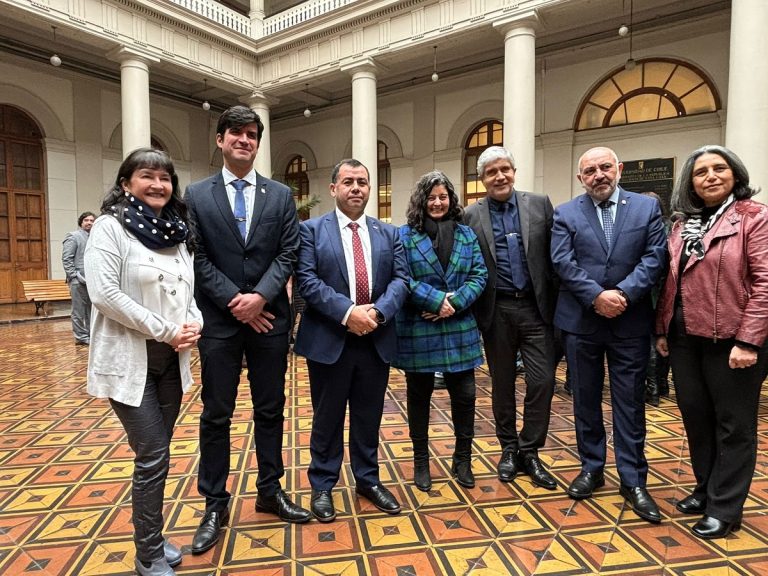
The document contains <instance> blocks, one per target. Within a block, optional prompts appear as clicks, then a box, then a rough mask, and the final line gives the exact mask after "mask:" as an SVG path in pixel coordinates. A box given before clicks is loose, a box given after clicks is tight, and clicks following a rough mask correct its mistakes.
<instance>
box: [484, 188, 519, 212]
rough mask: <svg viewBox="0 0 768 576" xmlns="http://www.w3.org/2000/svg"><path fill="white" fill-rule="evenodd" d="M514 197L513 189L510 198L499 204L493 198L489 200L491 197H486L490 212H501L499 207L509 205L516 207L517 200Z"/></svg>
mask: <svg viewBox="0 0 768 576" xmlns="http://www.w3.org/2000/svg"><path fill="white" fill-rule="evenodd" d="M516 196H517V195H516V194H515V191H514V189H513V190H512V194H511V195H510V197H509V198H507V200H506V201H504V202H499V201H498V200H495V199H494V198H491V197H490V196H489V197H488V203H489V204H490V206H491V210H494V211H496V212H501V210H502V208H501V207H502V206H503V205H504V204H509V205H510V206H517V199H516Z"/></svg>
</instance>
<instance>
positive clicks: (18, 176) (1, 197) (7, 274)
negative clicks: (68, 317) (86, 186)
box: [0, 106, 48, 303]
mask: <svg viewBox="0 0 768 576" xmlns="http://www.w3.org/2000/svg"><path fill="white" fill-rule="evenodd" d="M41 137H42V134H41V132H40V130H39V128H38V127H37V125H36V124H35V123H34V121H33V120H32V119H31V118H30V117H29V116H27V115H26V114H25V113H24V112H22V111H21V110H19V109H18V108H14V107H12V106H0V303H8V302H22V301H23V300H24V291H23V290H22V288H21V280H38V279H45V278H47V277H48V248H47V246H48V242H47V239H48V231H47V226H46V208H45V192H44V190H43V182H44V179H43V148H42V143H41Z"/></svg>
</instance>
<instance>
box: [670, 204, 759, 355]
mask: <svg viewBox="0 0 768 576" xmlns="http://www.w3.org/2000/svg"><path fill="white" fill-rule="evenodd" d="M682 229H683V222H682V221H678V222H676V223H675V225H674V226H673V227H672V232H671V233H670V235H669V258H670V263H669V264H670V265H669V274H668V275H667V280H666V283H665V284H664V289H663V291H662V293H661V297H660V299H659V302H658V306H657V309H656V334H667V333H668V332H669V325H670V322H671V321H672V315H673V313H674V305H675V296H676V293H677V285H678V278H679V276H680V270H679V268H680V254H681V252H682V250H683V240H682V237H681V235H680V233H681V231H682ZM703 242H704V248H705V254H704V258H703V259H702V260H699V259H698V258H696V256H695V255H692V256H691V257H690V258H689V260H688V263H687V264H686V266H685V269H684V270H683V279H682V283H681V284H680V286H681V290H682V301H683V318H684V319H685V329H686V332H687V333H688V334H690V335H692V336H702V337H705V338H712V339H713V340H719V339H724V338H735V339H736V340H739V341H740V342H745V343H747V344H752V345H754V346H762V345H763V343H764V342H765V340H766V338H768V206H766V205H765V204H761V203H760V202H755V201H754V200H737V201H736V202H734V203H733V204H732V205H731V206H730V207H729V208H728V209H727V210H726V211H725V214H723V215H722V216H721V217H720V220H719V221H718V222H717V223H716V224H715V225H714V226H713V227H712V229H711V230H709V232H707V233H706V234H705V236H704V240H703Z"/></svg>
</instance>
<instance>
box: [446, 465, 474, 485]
mask: <svg viewBox="0 0 768 576" xmlns="http://www.w3.org/2000/svg"><path fill="white" fill-rule="evenodd" d="M451 474H453V475H454V476H455V477H456V482H458V483H459V484H460V485H461V486H464V488H474V487H475V475H474V474H472V462H471V461H469V460H462V461H461V462H456V461H455V460H454V461H453V465H452V466H451Z"/></svg>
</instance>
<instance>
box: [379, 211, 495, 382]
mask: <svg viewBox="0 0 768 576" xmlns="http://www.w3.org/2000/svg"><path fill="white" fill-rule="evenodd" d="M400 238H401V240H402V242H403V248H404V250H405V256H406V258H407V260H408V269H409V272H410V276H411V279H410V294H409V295H408V298H407V299H406V302H405V305H404V306H403V308H401V310H400V312H399V313H398V315H397V320H396V322H397V338H398V342H397V348H398V351H397V358H396V359H395V361H394V362H393V365H394V366H396V367H398V368H401V369H403V370H406V371H408V372H459V371H461V370H470V369H472V368H475V367H476V366H479V365H480V364H482V361H483V352H482V348H481V347H480V332H479V331H478V329H477V323H476V322H475V317H474V316H473V315H472V311H471V309H470V307H471V305H472V303H473V302H474V301H475V300H477V298H478V296H480V294H481V293H482V292H483V289H484V288H485V282H486V278H487V277H488V270H487V269H486V267H485V262H484V261H483V255H482V253H481V252H480V245H479V244H478V241H477V236H475V233H474V232H473V231H472V229H471V228H469V227H468V226H464V225H462V224H459V225H457V226H456V231H455V233H454V241H453V252H452V253H451V258H450V260H449V262H448V269H447V270H445V271H443V267H442V266H441V264H440V261H439V260H438V259H437V254H436V253H435V250H434V249H433V248H432V240H430V238H429V236H427V235H426V234H425V233H423V232H417V231H416V230H414V229H413V228H411V227H410V226H407V225H406V226H402V227H401V228H400ZM448 292H453V296H451V297H450V298H449V299H448V301H449V302H450V303H451V305H452V306H453V307H454V308H455V309H456V313H455V314H454V315H453V316H451V317H449V318H445V319H440V320H437V321H436V322H432V321H430V320H425V319H423V318H422V317H421V313H422V312H424V311H426V312H431V313H433V314H436V313H437V312H438V311H439V310H440V306H441V305H442V303H443V300H444V299H445V295H446V293H448Z"/></svg>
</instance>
